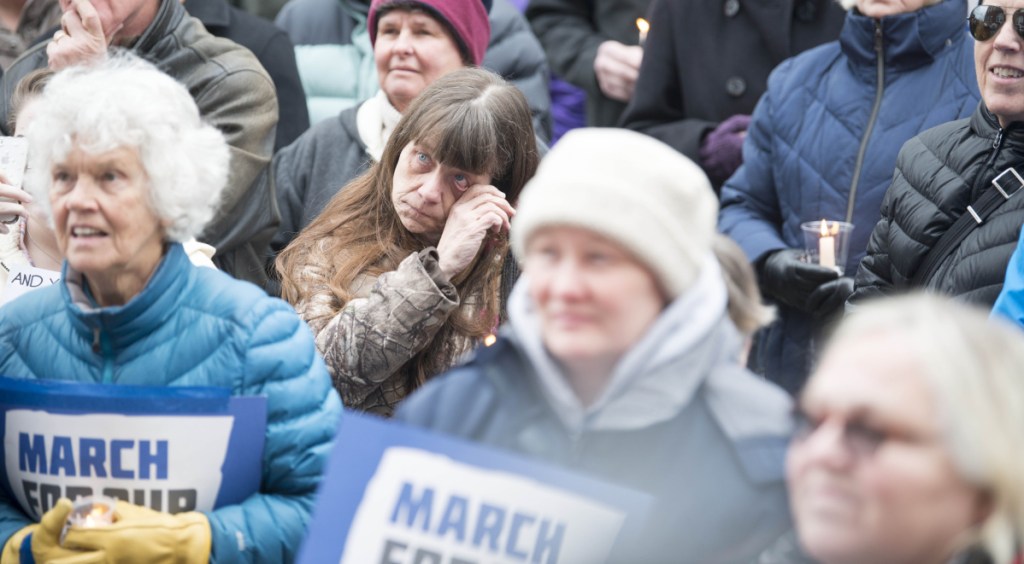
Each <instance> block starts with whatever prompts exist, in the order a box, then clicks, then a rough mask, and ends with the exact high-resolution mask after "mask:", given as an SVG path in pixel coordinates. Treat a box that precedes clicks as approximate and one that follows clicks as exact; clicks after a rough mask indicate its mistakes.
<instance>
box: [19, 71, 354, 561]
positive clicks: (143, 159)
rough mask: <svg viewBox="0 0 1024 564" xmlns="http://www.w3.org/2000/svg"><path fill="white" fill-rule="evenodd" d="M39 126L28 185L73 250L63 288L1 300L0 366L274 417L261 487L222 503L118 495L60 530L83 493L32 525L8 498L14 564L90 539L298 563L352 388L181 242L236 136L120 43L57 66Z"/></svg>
mask: <svg viewBox="0 0 1024 564" xmlns="http://www.w3.org/2000/svg"><path fill="white" fill-rule="evenodd" d="M27 137H28V139H29V143H30V165H29V169H30V170H29V178H28V180H27V182H26V185H27V186H28V187H29V188H30V190H33V191H34V192H36V193H35V194H33V196H34V198H35V201H36V202H41V203H42V204H43V207H44V208H45V211H47V212H48V213H49V214H50V215H51V217H52V224H53V226H54V228H55V233H56V237H57V243H58V247H59V248H60V251H61V252H62V254H63V255H64V257H65V259H66V260H65V262H64V265H63V271H62V280H61V282H60V283H59V284H56V285H54V286H51V287H49V288H46V289H42V290H38V291H35V292H31V293H29V294H27V295H25V296H22V297H21V298H19V299H17V300H15V301H13V302H11V303H10V304H8V305H6V306H4V307H3V308H2V309H0V374H3V375H5V376H10V377H15V378H24V379H38V380H42V379H50V380H66V381H75V382H79V383H107V384H116V385H146V386H169V387H177V386H205V387H218V388H225V389H227V390H230V393H231V394H232V395H238V396H265V397H266V402H267V425H266V435H265V442H264V448H263V454H262V456H263V458H262V467H261V480H260V491H259V492H258V493H254V494H252V495H250V496H249V497H248V498H247V499H246V500H245V501H243V502H241V503H239V504H236V505H230V506H226V507H221V508H218V509H216V510H213V511H210V512H205V513H198V512H188V513H178V514H175V515H169V514H163V513H159V512H156V511H153V510H150V509H147V508H143V507H139V506H136V505H132V504H130V503H127V502H123V501H118V502H117V505H116V507H115V519H116V522H115V524H114V525H112V526H111V527H109V528H106V529H105V530H104V531H103V534H93V535H90V534H88V533H89V531H90V530H89V529H83V530H76V529H75V528H72V529H71V530H70V531H69V532H68V533H67V535H66V536H64V537H62V541H63V542H57V540H56V538H57V535H59V534H60V527H59V525H58V526H57V527H56V529H54V527H53V526H52V525H53V524H54V523H57V524H62V523H63V520H64V515H66V514H67V512H68V511H69V510H70V504H69V503H68V502H66V501H62V502H60V503H58V504H57V505H55V506H54V508H53V509H50V510H49V512H47V513H45V514H44V515H43V518H42V521H41V523H40V524H33V523H31V522H30V520H29V519H28V518H27V517H26V516H25V514H24V513H22V511H21V510H20V509H19V508H18V506H17V504H16V503H15V502H14V501H13V500H12V499H10V498H9V497H7V496H8V494H7V493H6V492H4V493H0V540H3V539H6V541H5V546H4V549H3V556H2V558H3V562H4V563H5V564H6V563H7V562H9V561H12V562H17V561H19V554H21V555H25V554H26V552H27V551H30V552H31V553H32V555H33V557H34V558H35V560H37V561H52V560H54V559H55V558H58V557H65V556H81V557H82V558H86V559H87V558H89V557H88V556H84V555H81V554H80V553H83V552H93V553H100V552H102V553H103V555H102V558H101V559H102V560H105V561H111V562H125V561H137V562H157V561H161V562H162V561H168V562H169V561H177V562H183V561H188V562H205V561H207V560H208V559H209V560H214V561H231V562H235V561H258V560H268V561H275V562H276V561H290V560H291V559H293V558H294V555H295V552H296V550H297V548H298V544H299V541H300V540H301V538H302V535H303V531H304V528H305V523H306V521H307V520H308V518H309V509H310V503H311V499H312V496H313V494H314V490H315V487H316V484H317V481H318V477H319V475H320V473H321V471H322V467H323V464H324V461H325V459H326V455H327V451H328V448H329V446H330V442H331V439H332V436H333V432H334V428H335V426H336V424H337V421H338V418H339V416H340V413H341V408H340V401H339V399H338V397H337V395H336V394H335V393H334V392H333V390H332V387H331V383H330V379H329V377H328V375H327V371H326V369H325V367H324V365H323V362H322V361H321V360H320V359H319V357H318V356H317V355H316V352H315V347H314V344H313V339H312V336H311V335H310V333H309V330H308V329H307V328H306V325H305V324H304V323H302V321H301V320H300V319H299V318H298V316H297V315H296V314H295V312H294V311H293V310H292V309H291V308H290V307H289V306H288V305H287V304H285V303H284V302H282V301H280V300H276V299H272V298H268V297H267V296H266V295H265V294H264V293H263V292H262V290H260V289H259V288H257V287H255V286H253V285H251V284H248V283H245V282H240V281H237V280H234V279H232V278H230V277H229V276H227V275H226V274H223V273H221V272H219V271H216V270H213V269H208V268H196V267H195V266H193V265H192V264H191V263H190V262H189V260H188V258H187V257H186V256H185V252H184V251H183V249H182V245H181V243H180V242H181V241H184V240H187V239H189V238H190V237H192V236H193V235H195V234H196V233H198V232H199V230H200V229H202V228H203V226H204V224H205V223H206V222H207V221H209V220H210V219H211V217H212V216H213V213H214V209H215V206H216V204H217V201H218V197H219V195H220V193H221V190H222V189H223V187H224V186H225V184H226V181H227V176H228V159H229V157H228V147H227V144H226V143H225V141H224V138H223V136H222V135H221V134H220V133H219V132H218V131H217V129H215V128H214V127H212V126H210V125H207V124H204V123H203V122H202V121H201V119H200V116H199V111H198V110H197V108H196V105H195V102H193V100H192V98H191V96H189V93H188V91H187V90H186V89H185V88H184V87H183V86H182V85H180V84H178V83H177V82H175V81H174V80H173V79H171V78H170V77H168V76H166V75H165V74H163V73H161V72H160V71H158V70H157V69H156V68H155V67H153V66H151V65H149V64H148V63H145V62H143V61H141V60H140V59H136V58H134V57H131V56H118V57H114V58H112V59H111V60H108V61H107V62H104V63H102V64H100V65H98V66H96V67H90V68H72V69H68V70H66V71H62V72H61V73H58V74H57V75H55V76H54V77H53V79H52V80H51V82H50V84H49V85H48V86H47V87H46V89H45V91H44V92H43V94H42V98H41V99H40V101H39V104H38V107H37V113H36V114H35V115H34V117H33V119H32V120H31V123H30V124H29V125H28V130H27ZM186 329H187V330H186ZM225 479H230V477H229V476H226V477H225ZM69 553H71V554H69ZM90 561H91V560H90Z"/></svg>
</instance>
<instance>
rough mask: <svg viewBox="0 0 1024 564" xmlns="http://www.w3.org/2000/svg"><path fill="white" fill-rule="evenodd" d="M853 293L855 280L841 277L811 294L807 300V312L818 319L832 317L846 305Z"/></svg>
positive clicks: (819, 287) (826, 283)
mask: <svg viewBox="0 0 1024 564" xmlns="http://www.w3.org/2000/svg"><path fill="white" fill-rule="evenodd" d="M852 293H853V278H850V277H849V276H841V277H839V278H837V279H835V280H832V281H831V282H825V283H824V284H822V285H821V286H818V288H817V289H816V290H814V291H813V292H811V295H810V297H808V298H807V310H808V311H809V312H810V314H811V315H813V316H814V317H817V318H818V319H821V318H824V317H831V316H832V315H833V314H834V313H836V312H837V311H839V310H841V309H842V308H843V306H844V305H845V304H846V299H847V298H849V297H850V294H852Z"/></svg>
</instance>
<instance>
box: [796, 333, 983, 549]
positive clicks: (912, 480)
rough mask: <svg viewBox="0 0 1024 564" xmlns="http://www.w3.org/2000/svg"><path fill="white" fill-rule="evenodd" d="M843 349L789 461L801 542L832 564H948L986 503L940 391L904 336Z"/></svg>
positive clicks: (805, 405) (813, 396) (806, 407)
mask: <svg viewBox="0 0 1024 564" xmlns="http://www.w3.org/2000/svg"><path fill="white" fill-rule="evenodd" d="M843 345H845V346H839V347H837V348H833V349H832V350H831V351H830V352H829V353H828V354H827V355H826V356H825V358H824V359H823V360H822V363H821V366H820V367H819V369H818V370H817V372H816V373H815V375H814V376H813V377H812V379H811V380H810V382H809V384H808V387H807V389H806V391H805V393H804V395H803V398H802V400H801V408H802V411H803V412H804V413H805V414H806V416H807V421H806V424H805V425H801V427H800V428H799V429H798V431H797V436H796V438H795V439H794V441H793V444H792V446H791V448H790V450H789V455H788V459H787V469H786V470H787V479H788V481H789V490H790V493H789V495H790V504H791V507H792V509H793V515H794V517H795V520H796V524H797V531H798V533H799V535H800V541H801V543H802V545H803V546H804V548H805V549H806V550H807V551H808V553H809V554H810V555H811V556H812V557H814V558H815V559H816V560H820V561H821V562H823V563H825V564H830V563H834V562H864V563H868V562H870V563H907V564H911V563H921V564H926V563H940V562H946V561H947V560H948V559H949V557H950V556H951V554H952V552H953V551H954V550H956V549H957V544H956V543H957V541H958V539H959V535H960V534H961V533H962V532H964V531H966V530H967V529H969V528H970V527H971V526H972V524H974V523H975V522H976V521H977V520H979V519H980V515H979V513H980V512H981V510H980V509H979V507H980V506H981V503H982V502H981V501H980V500H981V495H980V494H979V492H978V491H977V490H976V489H975V488H974V487H973V486H971V485H969V484H968V483H967V482H966V481H965V480H964V479H963V478H962V477H961V476H960V475H959V473H958V472H957V470H956V469H955V468H954V466H953V462H952V460H951V458H950V455H949V453H948V451H947V449H946V448H945V444H944V443H943V441H942V439H941V436H940V423H939V413H938V412H937V409H936V402H935V397H934V395H933V392H932V390H931V389H930V388H929V386H928V385H927V383H926V381H925V378H924V377H923V376H922V374H921V372H920V367H919V366H918V365H917V363H915V362H913V361H911V360H910V359H908V358H907V356H908V355H907V353H906V346H905V345H906V343H905V341H904V340H903V339H901V338H899V337H897V336H894V335H893V334H891V333H889V334H882V335H873V336H871V337H861V338H859V339H853V340H849V341H847V342H845V343H843Z"/></svg>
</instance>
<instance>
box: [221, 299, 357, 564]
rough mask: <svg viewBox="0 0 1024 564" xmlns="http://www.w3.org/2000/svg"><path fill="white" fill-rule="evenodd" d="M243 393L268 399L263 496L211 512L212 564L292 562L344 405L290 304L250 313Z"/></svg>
mask: <svg viewBox="0 0 1024 564" xmlns="http://www.w3.org/2000/svg"><path fill="white" fill-rule="evenodd" d="M250 318H251V319H252V320H253V321H252V323H250V324H247V328H248V331H249V334H250V335H251V336H250V338H249V340H248V343H247V350H246V362H245V371H246V372H245V374H246V379H245V384H244V388H243V389H242V390H241V393H242V394H243V395H262V396H265V397H266V398H267V431H266V443H265V447H264V452H263V472H262V480H261V483H260V492H259V493H257V494H254V495H252V496H250V497H249V498H248V499H246V500H245V501H244V502H242V503H241V504H238V505H232V506H229V507H223V508H221V509H218V510H216V511H213V512H212V513H210V514H209V515H208V517H209V519H210V528H211V530H212V532H213V545H212V549H211V562H214V563H223V562H291V561H293V560H294V559H295V556H296V553H297V552H298V548H299V544H300V542H301V541H302V538H303V537H304V535H305V533H306V529H307V527H308V524H309V519H310V514H311V511H312V507H313V498H314V493H315V491H316V487H317V485H318V484H319V482H320V476H321V474H322V473H323V471H324V465H325V464H326V462H327V458H328V455H329V452H330V448H331V446H332V442H333V439H334V433H335V429H336V428H337V426H338V424H339V422H340V419H341V412H342V409H341V402H340V401H339V399H338V395H337V394H336V393H335V392H334V390H333V389H332V388H331V383H330V377H329V376H328V374H327V370H326V368H325V367H324V363H323V361H322V360H321V359H320V357H319V356H318V355H317V353H316V348H315V346H314V344H313V336H312V335H311V334H310V332H309V329H308V327H306V324H305V323H303V322H302V320H300V319H299V318H298V316H296V315H295V312H294V311H293V310H292V309H291V308H290V307H289V306H288V305H287V304H285V303H284V302H282V301H280V300H276V299H269V298H268V299H265V300H263V301H262V302H261V303H260V304H259V305H258V306H257V307H256V308H254V311H253V312H252V314H251V315H250Z"/></svg>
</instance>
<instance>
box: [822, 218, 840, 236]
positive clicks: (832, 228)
mask: <svg viewBox="0 0 1024 564" xmlns="http://www.w3.org/2000/svg"><path fill="white" fill-rule="evenodd" d="M836 235H839V222H838V221H833V222H832V225H829V224H828V220H827V219H823V220H821V236H822V237H835V236H836Z"/></svg>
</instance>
